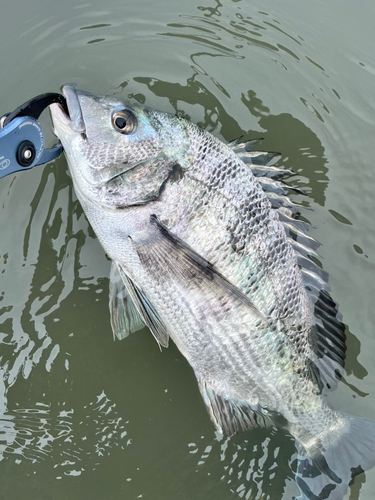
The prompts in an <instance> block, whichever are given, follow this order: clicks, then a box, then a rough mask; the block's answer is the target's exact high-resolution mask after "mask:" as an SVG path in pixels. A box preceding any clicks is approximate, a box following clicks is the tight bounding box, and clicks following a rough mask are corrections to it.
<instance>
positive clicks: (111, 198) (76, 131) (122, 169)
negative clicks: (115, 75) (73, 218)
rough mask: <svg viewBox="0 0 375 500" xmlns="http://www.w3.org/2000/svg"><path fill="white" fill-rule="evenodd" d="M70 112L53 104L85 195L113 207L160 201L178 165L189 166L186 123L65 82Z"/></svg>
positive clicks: (60, 135)
mask: <svg viewBox="0 0 375 500" xmlns="http://www.w3.org/2000/svg"><path fill="white" fill-rule="evenodd" d="M63 93H64V95H65V97H66V101H67V107H68V110H69V115H67V114H66V113H65V112H64V110H63V108H62V107H61V106H60V105H59V104H53V105H51V106H50V109H51V115H52V120H53V124H54V132H55V135H56V136H57V137H58V138H59V139H60V140H61V143H62V145H63V147H64V150H65V154H66V156H67V160H68V164H69V168H70V171H71V174H72V177H73V182H74V185H75V188H76V190H77V191H78V195H79V197H80V198H82V197H84V198H86V199H90V200H91V201H96V202H100V203H101V204H105V205H108V206H115V207H118V206H121V207H126V206H131V205H138V204H144V203H147V202H149V201H152V200H156V199H157V198H158V196H159V195H160V192H161V189H162V186H163V184H164V183H165V182H166V181H167V179H168V178H169V176H170V175H171V172H173V171H174V166H175V165H179V167H181V168H182V169H184V168H188V166H189V164H190V161H189V150H190V144H189V137H188V131H187V126H188V125H187V124H188V122H186V121H185V120H183V119H182V118H180V117H177V116H174V115H171V114H169V113H162V112H158V111H156V110H154V109H151V108H148V107H147V106H143V105H141V104H139V103H137V102H135V103H134V102H129V101H125V100H123V99H121V98H119V97H118V96H104V95H94V94H91V93H89V92H85V91H82V90H78V89H75V88H73V87H68V86H65V87H64V88H63Z"/></svg>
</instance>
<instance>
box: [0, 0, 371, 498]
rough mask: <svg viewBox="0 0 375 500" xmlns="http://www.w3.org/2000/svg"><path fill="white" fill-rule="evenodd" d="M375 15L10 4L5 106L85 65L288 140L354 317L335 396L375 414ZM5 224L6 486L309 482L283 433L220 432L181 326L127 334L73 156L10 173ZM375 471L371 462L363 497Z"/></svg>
mask: <svg viewBox="0 0 375 500" xmlns="http://www.w3.org/2000/svg"><path fill="white" fill-rule="evenodd" d="M374 15H375V4H374V3H373V2H361V4H358V3H354V2H348V1H343V0H340V1H339V0H332V1H331V2H329V3H328V2H323V1H321V0H316V1H315V2H313V3H306V2H298V1H297V0H284V1H283V2H277V1H274V0H272V1H271V0H270V1H267V2H264V1H260V0H253V1H252V2H246V1H244V0H242V1H241V0H239V1H225V2H224V1H223V2H222V3H220V2H219V1H215V0H191V1H190V2H189V3H187V2H185V1H182V0H175V1H174V2H170V1H169V2H168V1H166V0H161V1H158V2H135V1H130V2H126V4H125V3H124V2H119V1H115V0H107V1H106V2H105V3H104V2H99V1H97V0H93V1H91V2H90V3H84V4H77V3H76V2H75V1H74V2H73V0H67V1H65V2H61V3H57V2H53V3H51V2H49V1H47V0H38V2H35V3H34V4H33V5H30V2H26V0H20V1H19V2H17V3H7V4H6V5H4V6H3V7H2V20H1V27H2V29H1V32H0V40H1V43H0V54H1V61H2V85H1V89H0V111H1V112H2V113H5V112H7V111H10V110H12V109H14V108H15V107H16V106H18V105H19V104H20V103H21V102H24V101H25V100H27V99H28V98H30V97H32V96H34V95H36V94H39V93H42V92H56V91H59V89H60V87H61V85H63V84H65V83H75V84H77V85H78V86H79V87H81V88H84V89H87V90H91V91H93V92H102V93H103V92H105V93H112V94H113V93H118V94H121V95H122V96H124V97H131V98H134V99H136V100H138V101H140V102H145V103H147V104H148V105H150V106H152V107H155V108H158V109H161V110H164V111H170V112H179V113H181V114H182V115H184V116H186V117H189V118H190V119H191V120H192V121H194V122H196V123H199V124H200V125H202V126H203V127H204V128H205V129H207V130H209V131H211V132H213V133H214V134H215V135H216V136H218V137H221V138H222V139H224V140H227V141H229V140H232V139H234V138H236V137H239V136H241V135H244V136H245V138H252V137H264V138H265V139H264V141H263V143H262V149H264V150H276V151H281V152H282V154H283V157H282V160H281V164H282V165H284V166H285V167H286V168H291V169H293V170H294V171H295V172H296V173H297V175H296V176H295V177H294V178H293V179H292V180H291V183H293V184H294V185H296V186H301V187H303V188H304V189H305V190H306V191H307V193H308V197H307V198H300V199H298V201H303V200H304V203H306V204H308V205H309V207H311V208H312V211H310V212H308V219H309V220H310V222H311V224H312V225H313V228H312V230H311V233H310V234H311V235H312V236H313V237H314V238H316V239H318V240H319V241H320V242H321V243H322V246H321V247H320V248H319V254H320V257H321V261H322V263H323V266H324V268H325V270H326V271H328V272H329V274H330V285H331V288H332V295H333V297H334V298H335V300H336V301H337V302H338V303H339V305H340V311H341V313H342V315H343V318H344V322H345V323H346V324H347V325H348V332H347V333H348V340H347V346H348V352H347V362H346V375H345V380H346V383H342V384H340V385H339V388H338V390H337V391H336V392H335V393H334V394H332V396H330V402H331V404H332V405H334V406H335V407H336V408H341V409H344V410H346V411H348V412H352V413H355V414H358V415H361V416H365V417H368V418H373V419H374V418H375V389H374V382H375V361H374V355H373V353H374V352H375V338H374V334H373V325H374V322H375V321H374V320H375V317H374V316H375V315H374V307H373V297H374V293H375V287H374V283H375V280H374V278H375V251H374V248H375V237H374V231H373V227H374V224H373V212H374V201H373V200H374V192H375V178H374V176H373V144H374V139H373V138H374V125H375V100H374V75H375V65H374V63H373V47H374V43H375V32H374V29H373V19H374ZM42 122H43V125H44V128H45V129H46V130H47V129H50V122H49V120H48V117H47V116H46V117H44V118H43V120H42ZM47 136H48V142H49V143H50V144H52V142H53V136H52V134H51V133H50V132H48V134H47ZM297 198H298V197H297ZM0 234H1V239H0V342H1V346H0V371H1V376H0V459H1V463H0V492H1V495H0V496H1V498H4V499H5V498H6V499H7V500H13V499H14V500H16V499H17V500H18V499H20V498H28V499H30V500H40V499H50V498H53V499H54V500H55V499H64V500H66V499H68V498H69V499H70V498H74V499H78V498H79V499H83V500H85V499H98V500H99V499H100V500H107V499H111V500H112V499H119V498H124V499H136V498H143V499H152V500H159V499H160V500H167V499H173V500H174V499H176V498H179V499H181V500H185V499H189V500H190V499H195V500H203V499H205V500H206V499H214V498H215V499H216V500H226V499H236V498H245V499H269V500H279V499H281V498H284V499H290V498H291V497H292V495H295V494H296V493H297V490H296V487H295V485H294V482H293V470H294V469H295V464H296V462H295V459H296V456H295V451H294V450H295V448H294V444H293V441H292V440H291V439H290V438H289V437H288V436H287V435H285V434H283V433H282V432H274V431H269V430H256V431H254V432H248V433H245V434H240V435H238V436H235V437H234V438H232V439H222V440H221V441H220V440H218V439H217V436H216V435H215V433H214V430H213V426H212V425H211V423H210V421H209V418H208V416H207V414H206V410H205V408H204V405H203V403H202V401H201V397H200V395H199V392H198V388H197V384H196V381H195V377H194V375H193V373H192V371H191V369H190V368H189V366H187V363H186V362H185V360H184V359H183V358H182V356H181V355H180V354H179V352H178V351H177V349H176V348H175V347H174V346H173V345H172V346H171V347H170V348H169V349H168V350H164V351H163V352H162V353H160V352H159V350H158V348H157V346H156V343H155V341H154V340H153V338H152V336H151V335H150V333H149V332H148V331H146V330H143V331H142V332H139V333H137V334H134V335H132V336H130V337H129V338H127V339H126V340H124V341H122V342H113V340H112V334H111V330H110V324H109V313H108V305H107V295H108V274H109V267H110V263H109V261H108V260H107V258H106V256H105V255H104V252H103V250H102V249H101V247H100V244H99V243H98V241H97V240H96V238H95V236H94V234H93V232H92V230H91V229H90V227H89V225H88V223H87V221H86V219H85V216H84V215H83V213H82V210H81V208H80V206H79V204H78V202H77V200H76V197H75V195H74V192H73V191H72V185H71V180H70V177H69V175H68V173H67V166H66V162H65V159H64V158H59V159H58V160H57V161H55V162H52V163H51V164H48V165H46V166H43V167H39V168H36V169H33V170H32V171H30V172H25V173H18V174H15V175H12V176H8V177H6V178H5V179H3V180H2V181H1V183H0ZM374 489H375V472H374V471H370V472H368V473H366V476H364V475H362V476H360V477H358V478H357V479H356V481H355V483H354V485H353V486H352V487H351V491H350V499H351V500H357V499H361V500H370V499H372V498H373V491H374ZM348 498H349V497H348Z"/></svg>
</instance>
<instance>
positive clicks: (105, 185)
mask: <svg viewBox="0 0 375 500" xmlns="http://www.w3.org/2000/svg"><path fill="white" fill-rule="evenodd" d="M63 93H64V95H65V98H66V100H67V106H68V110H69V114H66V112H65V111H64V109H63V108H62V107H61V106H60V105H59V104H53V105H51V106H50V110H51V115H52V120H53V126H54V131H55V134H56V135H57V137H58V138H59V139H60V140H61V142H62V144H63V147H64V151H65V155H66V158H67V162H68V165H69V169H70V172H71V177H72V180H73V185H74V188H75V192H76V195H77V197H78V199H79V201H80V203H81V205H82V207H83V210H84V212H85V214H86V216H87V218H88V220H89V222H90V224H91V226H92V228H93V230H94V232H95V233H96V235H97V237H98V239H99V241H100V242H101V244H102V246H103V248H104V250H105V252H106V253H107V255H108V256H109V257H110V259H111V260H112V267H111V273H110V299H109V307H110V313H111V326H112V329H113V332H114V336H115V337H117V338H119V339H122V338H124V337H126V336H127V335H129V334H130V333H134V332H136V331H138V330H140V329H142V328H144V326H147V327H148V328H149V330H150V331H151V333H152V335H153V336H154V338H155V339H156V341H157V343H158V344H159V346H160V347H163V348H166V347H168V344H169V341H170V339H172V341H173V342H174V343H175V345H176V346H177V347H178V349H179V350H180V352H181V353H182V355H183V356H184V357H185V358H186V359H187V361H188V363H189V364H190V366H191V367H192V369H193V370H194V373H195V376H196V378H197V381H198V386H199V390H200V392H201V395H202V397H203V401H204V404H205V405H206V408H207V411H208V414H209V416H210V418H211V420H212V422H213V424H214V426H215V428H216V429H217V430H218V431H220V432H222V433H225V434H227V435H229V436H230V435H233V434H235V433H237V432H238V431H247V430H249V429H254V428H257V427H277V428H280V429H286V430H287V432H289V433H290V434H291V435H292V436H293V437H294V438H295V442H296V449H297V453H298V465H297V471H296V476H295V479H296V483H297V485H298V487H299V490H300V493H301V495H300V496H299V497H298V498H300V499H309V500H316V499H320V498H325V499H329V500H341V499H342V498H343V497H344V495H345V494H346V492H347V488H348V484H349V483H350V481H351V480H352V477H354V476H355V475H356V474H358V473H360V472H362V471H366V470H369V469H371V468H372V467H374V465H375V422H374V421H372V420H369V419H365V418H362V417H357V416H353V415H350V414H347V413H345V412H342V411H340V410H336V409H334V408H331V407H330V406H329V405H328V404H327V403H326V401H325V399H326V398H325V397H324V395H325V394H326V392H327V391H330V390H333V389H334V388H335V387H336V386H337V383H338V381H339V380H340V378H341V376H342V374H343V367H344V361H345V351H346V346H345V331H344V330H345V327H344V325H343V323H342V321H341V318H340V315H339V312H338V308H337V305H336V304H335V302H334V301H333V300H332V298H331V296H330V294H329V287H328V285H327V280H328V277H327V275H326V274H325V272H324V271H322V270H321V269H320V268H319V267H318V266H317V265H316V264H315V263H314V259H313V258H311V256H312V255H314V252H315V250H316V248H317V243H316V242H315V241H314V240H313V239H312V238H311V237H309V236H308V234H307V233H306V231H304V228H303V223H302V222H301V221H299V220H298V217H297V216H296V214H298V211H299V207H298V205H297V204H295V203H294V202H292V200H290V198H289V196H287V195H286V191H285V183H283V182H282V179H283V178H284V177H285V175H287V174H288V172H286V171H285V170H283V169H282V168H279V167H276V166H274V160H275V158H277V154H276V153H262V152H257V151H254V146H255V145H256V143H257V141H256V140H253V141H248V142H239V141H233V142H232V143H229V144H225V143H224V142H222V141H220V140H219V139H218V138H216V137H214V136H213V135H212V134H210V133H209V132H207V131H205V130H203V129H201V128H200V127H198V126H197V125H195V124H194V123H192V122H190V121H188V120H186V119H184V118H182V117H180V116H175V115H173V114H169V113H165V112H161V111H157V110H154V109H152V108H150V107H147V106H144V105H141V104H139V103H138V102H130V101H126V100H123V99H121V98H120V97H118V96H116V95H115V96H104V95H96V94H91V93H89V92H86V91H82V90H78V89H76V88H73V87H70V86H65V87H64V88H63Z"/></svg>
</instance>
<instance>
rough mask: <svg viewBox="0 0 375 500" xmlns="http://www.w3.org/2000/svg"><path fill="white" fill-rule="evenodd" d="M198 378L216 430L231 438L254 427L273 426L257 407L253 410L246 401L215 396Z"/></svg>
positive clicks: (262, 410) (264, 411) (265, 414)
mask: <svg viewBox="0 0 375 500" xmlns="http://www.w3.org/2000/svg"><path fill="white" fill-rule="evenodd" d="M197 378H198V385H199V390H200V391H201V394H202V397H203V401H204V402H205V405H206V407H207V410H208V413H209V415H210V418H211V420H212V422H213V424H214V425H215V427H216V429H217V430H218V431H220V432H223V433H225V434H226V435H228V436H232V435H233V434H236V433H237V432H239V431H246V430H249V429H252V428H254V427H270V426H272V425H274V423H273V421H272V419H271V417H270V415H269V414H267V411H266V410H264V409H262V408H261V407H260V406H259V405H257V407H256V408H253V407H252V406H250V405H249V403H248V402H247V401H244V400H238V399H226V398H224V397H222V396H220V395H219V394H217V393H216V392H215V391H214V390H213V389H212V388H211V387H210V386H209V384H207V383H206V382H205V380H204V379H203V378H201V377H197Z"/></svg>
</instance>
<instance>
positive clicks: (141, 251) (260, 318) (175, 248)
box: [133, 215, 268, 327]
mask: <svg viewBox="0 0 375 500" xmlns="http://www.w3.org/2000/svg"><path fill="white" fill-rule="evenodd" d="M150 220H151V223H152V224H153V225H154V227H155V230H156V231H155V233H153V235H152V238H150V241H145V242H143V243H136V242H134V243H133V244H134V246H135V249H136V251H137V253H138V256H139V258H140V260H141V262H142V263H143V265H144V266H145V267H148V268H152V269H153V270H154V272H155V273H156V274H157V275H158V276H165V279H167V278H168V276H169V277H170V278H173V280H177V281H178V282H182V284H183V286H184V287H187V289H191V290H193V289H194V288H195V289H196V290H197V292H198V291H199V292H198V293H200V294H201V295H202V296H204V297H205V298H206V299H207V300H212V301H214V302H215V303H217V302H218V301H220V298H223V297H226V298H229V297H230V298H231V299H232V301H233V303H234V304H237V305H238V306H239V307H243V306H245V307H246V310H247V312H248V313H249V316H251V317H252V318H253V321H252V322H253V325H254V326H255V327H258V326H260V325H261V324H262V325H263V326H268V320H267V318H266V317H265V316H264V315H263V314H262V313H261V311H259V309H257V307H256V306H255V305H254V304H253V303H252V302H251V300H250V299H249V298H248V297H247V296H246V295H244V294H243V293H242V292H241V290H239V289H238V288H237V287H236V286H235V285H233V284H232V283H230V282H229V281H228V280H227V279H226V278H225V276H223V275H222V274H220V273H219V271H218V270H217V269H216V268H215V267H214V266H213V265H212V264H211V263H210V262H208V261H207V260H206V259H204V258H203V257H202V256H201V255H199V254H198V253H197V252H195V251H194V250H193V249H192V248H191V247H190V246H189V245H187V244H186V243H184V242H183V241H182V240H180V239H179V238H177V237H176V236H174V235H173V234H172V233H171V232H170V231H169V230H168V229H167V228H166V227H164V226H163V225H162V224H161V223H160V222H159V220H158V219H157V217H156V215H151V218H150Z"/></svg>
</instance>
